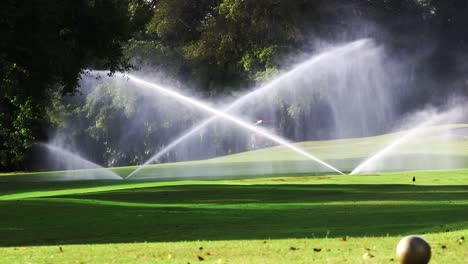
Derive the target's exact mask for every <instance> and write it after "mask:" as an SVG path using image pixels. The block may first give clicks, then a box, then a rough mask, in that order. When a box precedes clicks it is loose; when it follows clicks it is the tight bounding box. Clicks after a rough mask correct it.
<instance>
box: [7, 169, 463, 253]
mask: <svg viewBox="0 0 468 264" xmlns="http://www.w3.org/2000/svg"><path fill="white" fill-rule="evenodd" d="M445 174H450V173H447V172H441V173H440V174H439V175H445ZM455 174H456V173H455ZM415 175H418V180H419V181H422V182H424V181H428V182H434V181H436V180H440V179H438V178H440V177H443V176H439V177H438V176H437V173H428V174H424V173H421V172H420V173H419V174H415ZM459 177H462V178H464V179H466V178H467V174H466V172H465V173H461V176H459ZM358 178H360V179H361V181H362V184H356V183H354V181H356V180H357V179H358ZM376 179H377V181H380V182H382V183H385V184H365V183H368V182H367V181H368V180H369V181H370V182H372V181H375V180H376ZM395 179H401V180H404V181H407V182H409V179H410V178H409V176H408V175H405V174H392V175H390V174H389V175H388V177H385V176H355V177H349V176H341V177H299V178H280V179H257V180H243V181H219V182H216V181H215V182H213V181H211V182H208V181H206V182H169V183H151V182H148V183H119V184H115V183H112V184H111V185H108V183H107V182H100V183H95V182H93V183H87V182H77V183H54V184H56V185H55V187H51V186H49V185H48V183H42V186H41V183H34V184H35V185H30V186H29V188H26V187H25V186H23V190H22V191H20V192H18V193H17V194H16V195H17V196H11V194H12V193H13V190H12V189H15V188H16V187H18V185H10V188H11V189H10V190H5V189H8V188H6V187H3V190H2V192H3V193H2V194H7V193H9V194H10V196H0V211H1V212H2V217H1V218H0V245H1V246H25V245H28V246H31V245H56V244H88V243H123V242H144V241H152V242H163V241H164V242H167V241H194V240H239V239H242V240H252V239H280V238H281V239H286V238H311V237H315V238H324V237H340V236H354V237H363V236H386V235H390V236H393V235H402V234H410V233H419V234H424V233H434V232H445V231H447V230H463V229H467V228H468V187H467V186H466V185H452V186H449V185H444V184H443V183H444V179H443V178H442V184H441V185H432V186H430V185H427V186H426V185H424V186H420V185H416V186H415V185H412V184H406V185H405V184H391V183H392V181H395ZM335 180H336V181H341V183H337V184H336V183H334V184H330V183H328V184H327V182H333V181H335ZM447 181H449V180H447ZM310 182H313V184H310ZM297 183H301V184H297ZM320 183H322V184H320ZM15 184H17V183H15ZM60 184H61V185H60ZM66 184H68V188H66V189H63V188H65V187H66V186H67V185H66ZM167 184H169V185H173V186H164V185H167ZM28 185H29V184H28ZM52 189H54V190H61V191H59V192H57V191H55V192H54V191H51V190H52ZM39 191H40V192H39ZM15 197H16V198H15ZM27 197H30V198H27ZM20 198H24V199H20ZM5 199H10V200H5ZM11 199H13V200H11ZM18 199H19V200H18ZM1 200H3V201H1Z"/></svg>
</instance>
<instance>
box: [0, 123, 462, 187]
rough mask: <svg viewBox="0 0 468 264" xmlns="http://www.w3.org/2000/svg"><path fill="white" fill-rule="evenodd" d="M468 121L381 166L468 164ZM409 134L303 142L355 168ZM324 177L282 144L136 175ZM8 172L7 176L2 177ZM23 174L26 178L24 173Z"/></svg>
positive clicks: (426, 136)
mask: <svg viewBox="0 0 468 264" xmlns="http://www.w3.org/2000/svg"><path fill="white" fill-rule="evenodd" d="M467 128H468V124H457V125H447V126H438V127H432V128H428V129H426V131H425V132H424V133H423V135H422V136H418V137H416V138H414V139H412V140H410V142H407V143H405V144H403V145H402V146H401V147H399V148H397V149H396V151H395V153H394V154H393V155H389V156H388V157H387V158H385V159H383V160H382V161H381V162H379V163H380V164H382V165H383V166H382V167H381V168H379V170H380V171H385V170H397V171H398V170H448V169H454V168H468V133H467V132H466V129H467ZM447 130H454V131H457V130H465V131H463V133H459V134H456V135H455V136H453V137H451V138H450V139H448V140H447V138H445V137H441V136H440V135H441V133H442V132H441V131H447ZM404 133H405V132H399V133H393V134H386V135H381V136H375V137H367V138H354V139H340V140H329V141H309V142H300V143H297V145H298V146H299V147H301V148H303V149H305V150H306V151H308V152H309V153H312V154H314V155H315V156H317V157H318V158H320V159H323V160H325V161H327V162H328V163H330V164H332V165H333V166H336V167H337V168H339V169H341V170H343V171H346V172H349V171H351V170H352V169H353V168H355V167H356V166H357V165H358V164H359V163H360V162H361V161H363V160H364V159H366V158H368V157H369V156H371V155H372V154H373V153H376V152H377V151H378V150H380V149H382V148H383V147H385V146H386V145H388V144H389V143H391V142H392V141H393V140H395V139H396V138H399V137H401V135H403V134H404ZM136 168H137V167H136V166H129V167H120V168H112V170H113V171H114V172H115V173H117V174H118V175H121V176H123V177H125V176H127V175H129V174H130V173H131V172H133V171H134V170H135V169H136ZM74 174H75V178H76V179H79V178H80V175H82V176H84V177H88V176H89V175H93V174H96V178H99V175H100V174H103V173H102V171H99V170H82V171H76V172H75V173H74ZM286 174H292V175H298V174H303V175H313V174H316V175H321V174H329V172H328V171H327V169H326V168H324V167H323V166H320V165H319V164H317V163H315V162H313V161H310V160H305V158H304V157H303V156H300V155H298V154H296V153H294V152H291V151H290V150H289V149H287V148H285V147H281V146H276V147H271V148H265V149H260V150H255V151H249V152H243V153H238V154H234V155H228V156H224V157H219V158H214V159H208V160H201V161H188V162H177V163H164V164H157V165H150V166H147V167H146V168H145V169H143V170H142V171H140V173H138V174H137V175H135V176H134V177H133V178H134V179H145V178H151V179H154V178H162V179H167V178H193V177H199V178H206V179H209V178H226V177H230V178H238V177H239V176H247V177H250V176H261V175H265V176H268V175H277V176H278V175H279V176H281V175H286ZM63 175H64V172H47V173H24V174H14V173H13V174H12V173H9V174H0V182H1V181H13V180H21V179H26V180H32V179H54V180H58V179H62V178H64V177H63ZM2 176H3V177H2ZM20 176H21V177H20Z"/></svg>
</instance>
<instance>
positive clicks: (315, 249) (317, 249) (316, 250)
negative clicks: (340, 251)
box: [314, 248, 322, 252]
mask: <svg viewBox="0 0 468 264" xmlns="http://www.w3.org/2000/svg"><path fill="white" fill-rule="evenodd" d="M314 251H315V252H320V251H322V249H321V248H314Z"/></svg>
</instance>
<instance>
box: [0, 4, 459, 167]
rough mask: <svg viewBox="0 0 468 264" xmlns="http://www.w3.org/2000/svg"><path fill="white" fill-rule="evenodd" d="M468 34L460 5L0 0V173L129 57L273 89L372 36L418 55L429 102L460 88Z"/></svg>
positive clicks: (202, 79)
mask: <svg viewBox="0 0 468 264" xmlns="http://www.w3.org/2000/svg"><path fill="white" fill-rule="evenodd" d="M466 25H468V2H467V1H462V0H379V1H377V0H314V1H309V0H295V1H291V0H261V1H260V0H196V1H195V0H60V1H59V0H31V1H16V0H3V1H1V3H0V33H1V36H2V37H1V38H0V89H1V90H0V118H1V120H0V164H1V166H2V169H16V168H21V166H22V163H21V162H22V160H23V159H24V153H25V151H24V150H25V149H26V148H28V147H29V146H30V145H31V144H32V142H34V141H35V140H39V139H41V131H43V129H41V126H45V127H50V126H51V124H47V123H46V122H44V121H43V120H42V118H43V117H44V115H45V114H44V107H45V105H46V104H47V103H48V102H49V96H50V95H51V94H52V92H57V91H59V92H61V93H65V94H66V93H71V94H73V92H75V91H76V85H77V82H78V80H79V76H80V73H81V72H82V71H83V69H86V68H94V69H110V70H111V71H115V70H122V69H127V68H128V67H129V63H128V61H127V60H126V58H129V59H130V60H129V61H130V62H131V64H132V65H133V66H136V67H140V68H142V69H145V68H146V69H151V70H158V71H163V72H165V73H166V74H167V76H171V77H172V78H174V79H177V80H180V81H182V82H184V83H186V84H187V86H189V87H191V88H196V89H198V90H199V91H202V92H203V93H204V94H205V95H206V96H218V95H224V94H226V93H230V92H232V91H233V90H239V89H242V88H245V87H249V86H252V85H253V84H254V83H255V82H258V81H264V80H266V79H269V78H270V77H271V76H273V75H275V74H277V73H278V72H279V71H280V69H281V68H280V67H285V65H286V67H287V65H290V64H293V63H296V62H297V61H291V58H300V57H301V56H300V55H301V54H305V53H307V54H308V53H310V52H312V51H313V47H314V45H311V43H316V42H317V40H319V42H320V41H325V42H345V41H350V40H355V39H357V38H362V37H370V38H373V39H375V40H376V41H378V42H381V43H384V44H385V46H386V47H387V48H388V49H389V50H390V52H391V54H392V56H395V57H397V58H402V59H405V58H406V57H415V55H418V56H420V57H421V58H420V59H419V61H418V63H417V64H415V66H414V69H412V70H414V72H415V74H414V76H415V77H414V80H415V85H414V86H415V87H419V90H418V89H414V90H415V91H416V93H415V94H414V95H413V97H409V100H410V101H411V102H416V101H418V102H419V101H420V102H421V103H424V102H425V101H427V100H428V99H433V98H434V97H435V98H443V97H444V95H446V94H448V93H450V92H452V91H453V90H456V91H463V90H465V89H466V80H464V79H463V78H460V76H464V75H465V74H466V71H467V70H468V63H466V62H465V61H468V60H467V58H468V56H467V54H466V50H468V49H467V48H468V47H467V45H468V31H467V30H466ZM295 55H297V56H295ZM55 94H56V93H55ZM401 104H402V106H401V109H408V108H411V107H412V105H414V104H410V103H405V102H401ZM405 104H406V105H405ZM100 107H106V106H100ZM52 112H54V111H52ZM55 112H57V111H55ZM110 112H118V111H110ZM48 118H50V117H48ZM102 118H106V117H105V116H104V117H102ZM111 118H115V117H109V120H110V119H111ZM284 120H285V121H284V130H285V133H286V134H287V133H288V132H287V131H288V121H287V120H289V119H288V117H287V116H285V118H284ZM103 124H109V126H111V125H112V124H113V123H112V122H104V123H103ZM152 125H153V124H152ZM154 126H156V127H155V129H154V130H153V131H157V126H158V124H154ZM109 129H110V127H100V128H99V131H101V130H102V131H107V130H109ZM90 131H91V130H90ZM96 131H98V130H96ZM110 135H111V134H106V133H101V134H99V141H102V142H113V140H112V139H111V138H108V137H110ZM87 136H90V135H87ZM156 136H157V135H156ZM91 137H93V136H92V135H91ZM94 137H95V138H96V135H94ZM102 142H100V143H102ZM150 145H151V144H149V143H148V144H147V145H145V151H148V148H149V146H150ZM108 148H109V149H116V147H115V146H108ZM154 148H157V146H154ZM137 152H138V151H137V150H135V153H137ZM135 155H137V154H135ZM101 156H102V155H101ZM122 163H124V161H122Z"/></svg>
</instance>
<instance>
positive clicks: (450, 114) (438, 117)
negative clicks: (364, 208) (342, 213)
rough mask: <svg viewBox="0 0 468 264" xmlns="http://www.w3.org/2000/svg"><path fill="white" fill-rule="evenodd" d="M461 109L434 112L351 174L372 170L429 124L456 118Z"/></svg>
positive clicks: (432, 124)
mask: <svg viewBox="0 0 468 264" xmlns="http://www.w3.org/2000/svg"><path fill="white" fill-rule="evenodd" d="M460 110H461V109H460V108H458V107H455V108H453V109H451V110H449V111H446V112H442V113H439V114H432V117H431V118H430V119H429V120H427V121H424V122H422V123H420V124H419V125H417V126H415V127H414V128H413V129H411V130H409V131H408V132H406V133H405V134H404V135H403V136H401V137H398V138H397V139H396V140H394V141H392V142H391V143H390V144H389V145H387V146H386V147H384V148H383V149H381V150H380V151H378V152H377V153H375V154H374V155H372V156H370V157H369V158H367V159H366V160H364V161H363V162H362V163H361V164H359V165H358V166H357V167H356V168H355V169H353V170H352V171H351V173H350V175H355V174H360V173H363V172H369V171H372V167H373V166H374V165H375V164H378V163H380V162H381V161H382V159H384V158H385V157H387V156H388V155H389V154H391V153H392V151H394V150H395V149H397V148H398V147H400V146H402V145H403V144H405V143H407V142H408V141H410V140H412V139H414V138H415V137H416V136H418V135H420V134H421V133H422V132H424V131H425V128H427V127H429V126H434V125H436V124H439V123H441V122H444V121H447V120H453V119H456V118H457V117H458V116H459V115H460V114H461V113H460Z"/></svg>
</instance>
